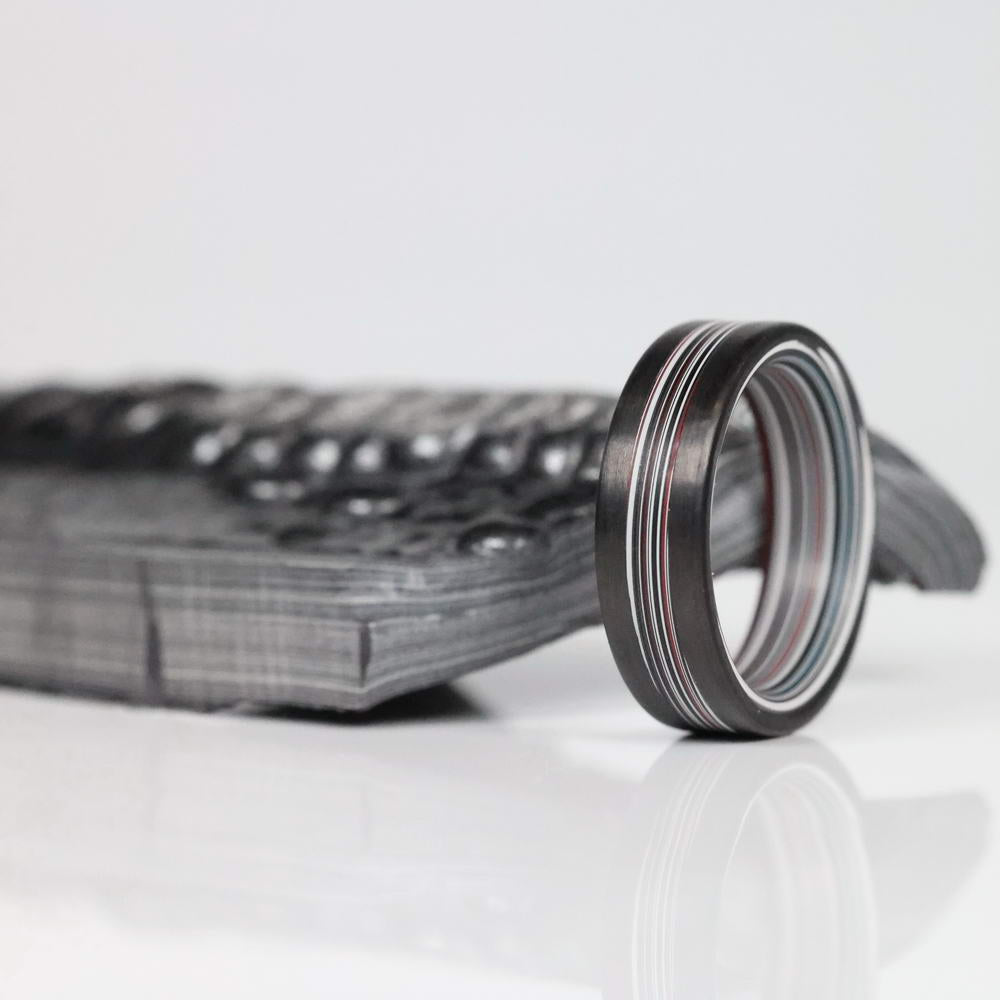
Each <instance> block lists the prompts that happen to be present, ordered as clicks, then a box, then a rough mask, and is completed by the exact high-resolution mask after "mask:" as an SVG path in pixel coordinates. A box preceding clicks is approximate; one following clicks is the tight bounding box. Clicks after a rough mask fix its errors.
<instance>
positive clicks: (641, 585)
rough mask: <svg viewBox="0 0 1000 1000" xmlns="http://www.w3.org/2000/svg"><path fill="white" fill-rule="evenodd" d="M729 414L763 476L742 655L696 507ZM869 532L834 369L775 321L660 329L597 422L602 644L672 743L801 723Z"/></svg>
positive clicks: (856, 442) (831, 655)
mask: <svg viewBox="0 0 1000 1000" xmlns="http://www.w3.org/2000/svg"><path fill="white" fill-rule="evenodd" d="M741 400H745V401H746V403H748V404H749V407H750V409H751V411H752V412H753V415H754V417H755V422H756V426H757V432H758V436H759V438H760V441H761V450H762V454H763V456H764V460H765V463H766V466H767V471H768V476H767V479H768V484H769V492H768V499H767V507H768V522H769V531H768V537H767V541H766V543H765V544H766V546H767V552H766V558H765V566H766V571H765V577H764V582H763V584H762V587H761V593H760V598H759V601H758V605H757V610H756V613H755V617H754V620H753V623H752V624H751V626H750V629H749V632H748V634H747V637H746V639H745V640H744V642H743V644H742V646H741V648H740V649H739V650H738V651H736V652H735V653H732V652H730V649H729V647H728V646H727V643H726V639H725V636H724V635H723V631H722V627H721V625H720V622H719V615H718V610H717V607H716V601H715V592H714V586H713V574H712V560H711V545H710V540H711V519H712V494H713V489H714V484H715V473H716V467H717V464H718V461H719V456H720V453H721V451H722V447H723V442H724V439H725V435H726V430H727V428H728V426H729V423H730V420H731V419H732V417H733V413H734V411H735V409H736V407H737V404H739V403H740V401H741ZM874 527H875V499H874V489H873V481H872V464H871V456H870V453H869V449H868V439H867V434H866V431H865V426H864V422H863V419H862V416H861V410H860V407H859V405H858V401H857V397H856V396H855V394H854V391H853V389H852V387H851V384H850V381H849V379H848V376H847V374H846V372H845V371H844V368H843V366H842V365H841V363H840V361H839V360H838V358H837V357H836V355H835V354H834V352H833V351H832V350H831V349H830V347H829V346H828V345H827V344H826V343H825V341H824V340H823V339H822V338H820V337H819V336H818V335H816V334H815V333H813V332H812V331H811V330H807V329H805V328H804V327H801V326H796V325H793V324H786V323H728V322H718V321H713V322H701V323H689V324H685V325H683V326H679V327H675V328H674V329H672V330H670V331H668V332H667V333H666V334H664V335H663V336H662V337H660V338H659V339H658V340H657V341H656V342H655V343H654V344H653V345H652V347H650V348H649V350H648V351H647V352H646V353H645V354H644V355H643V357H642V358H641V360H640V361H639V364H638V365H637V366H636V368H635V369H634V370H633V372H632V375H631V376H630V377H629V380H628V382H627V383H626V386H625V389H624V390H623V392H622V395H621V398H620V400H619V402H618V406H617V408H616V410H615V413H614V416H613V418H612V422H611V429H610V433H609V437H608V443H607V447H606V449H605V454H604V460H603V464H602V468H601V478H600V487H599V493H598V504H597V527H596V564H597V582H598V592H599V596H600V602H601V611H602V617H603V620H604V626H605V630H606V631H607V634H608V639H609V642H610V644H611V649H612V652H613V653H614V657H615V660H616V662H617V664H618V667H619V669H620V671H621V673H622V676H623V677H624V679H625V682H626V683H627V684H628V686H629V688H630V690H631V691H632V693H633V694H634V695H635V697H636V698H637V699H638V700H639V702H640V703H641V704H642V705H643V706H644V707H645V708H646V709H647V711H649V712H650V713H651V714H652V715H653V716H655V717H656V718H658V719H660V720H662V721H663V722H666V723H668V724H670V725H673V726H678V727H680V728H684V729H691V730H700V731H714V732H722V733H726V732H728V733H734V734H747V735H760V736H776V735H781V734H784V733H788V732H791V731H793V730H795V729H797V728H799V727H800V726H801V725H803V724H804V723H806V722H807V721H808V720H809V719H811V718H812V717H813V716H814V715H815V714H816V712H818V711H819V709H820V708H822V706H823V705H824V704H825V702H826V701H827V699H828V698H829V697H830V695H831V694H832V692H833V689H834V688H835V687H836V684H837V682H838V681H839V679H840V676H841V675H842V673H843V671H844V668H845V667H846V665H847V661H848V659H849V658H850V654H851V650H852V647H853V645H854V640H855V637H856V635H857V631H858V626H859V623H860V620H861V615H862V610H863V606H864V600H865V593H866V588H867V582H868V574H869V568H870V563H871V552H872V540H873V534H874Z"/></svg>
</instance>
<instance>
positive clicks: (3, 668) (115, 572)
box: [0, 382, 984, 710]
mask: <svg viewBox="0 0 1000 1000" xmlns="http://www.w3.org/2000/svg"><path fill="white" fill-rule="evenodd" d="M613 409H614V400H613V399H611V398H608V397H604V396H599V395H594V394H590V393H572V392H567V393H556V392H552V393H531V392H483V391H469V392H460V391H428V390H421V389H413V390H409V389H389V390H383V389H357V390H350V391H343V392H317V391H311V390H305V389H302V388H299V387H296V386H251V387H245V388H221V387H218V386H215V385H211V384H207V383H200V382H183V383H182V382H173V383H142V384H139V383H136V384H129V385H122V386H117V387H113V388H109V389H102V390H94V389H80V388H75V387H70V386H60V385H50V386H43V387H38V388H33V389H29V390H22V391H16V392H9V393H7V394H5V395H3V396H2V398H0V560H2V562H0V566H2V569H0V681H2V682H6V683H11V684H21V685H26V686H30V687H35V688H43V689H52V690H58V691H69V692H74V691H75V692H80V693H95V694H102V695H106V696H110V697H119V698H125V699H130V700H134V701H137V702H143V703H153V704H176V705H183V706H187V707H194V708H210V707H215V706H225V705H231V704H235V703H238V702H254V703H260V704H269V705H299V706H309V707H315V708H334V709H344V710H352V709H364V708H367V707H369V706H371V705H374V704H376V703H378V702H381V701H384V700H385V699H387V698H390V697H392V696H394V695H397V694H401V693H403V692H405V691H409V690H413V689H416V688H421V687H427V686H429V685H432V684H435V683H438V682H441V681H444V680H447V679H450V678H453V677H456V676H458V675H460V674H463V673H466V672H467V671H470V670H473V669H475V668H477V667H481V666H485V665H488V664H490V663H494V662H497V661H500V660H503V659H506V658H508V657H511V656H514V655H516V654H518V653H522V652H524V651H526V650H528V649H531V648H533V647H535V646H537V645H539V644H541V643H544V642H547V641H550V640H552V639H555V638H557V637H559V636H561V635H564V634H566V633H568V632H570V631H573V630H574V629H577V628H579V627H582V626H584V625H591V624H597V623H598V621H599V614H598V604H597V588H596V582H595V576H594V541H593V530H594V502H595V495H596V486H597V481H598V478H599V474H600V462H601V457H602V453H603V447H604V438H605V434H606V431H607V426H608V423H609V421H610V417H611V413H612V411H613ZM872 449H873V455H874V460H875V470H876V487H877V494H878V529H877V537H876V545H875V560H874V565H873V576H874V577H875V578H876V579H878V580H880V581H883V582H890V581H897V580H900V581H906V582H909V583H912V584H914V585H916V586H917V587H920V588H922V589H927V590H968V589H971V588H972V587H974V586H975V584H976V582H977V580H978V578H979V575H980V572H981V569H982V566H983V562H984V553H983V547H982V543H981V541H980V539H979V536H978V534H977V532H976V530H975V527H974V526H973V525H972V523H971V522H970V520H969V518H968V517H967V516H966V514H965V513H964V512H963V511H962V509H961V508H960V507H959V506H958V505H957V504H956V503H955V501H954V500H953V499H952V498H951V497H950V496H949V495H948V494H947V492H946V491H945V490H943V489H942V487H941V486H939V485H938V484H937V483H936V482H935V481H934V480H933V479H932V478H930V477H929V476H928V475H927V474H926V473H925V472H923V470H921V469H920V468H919V467H918V466H917V465H916V464H915V463H914V462H913V461H912V460H911V459H909V458H908V457H907V456H906V455H905V454H904V453H903V452H902V451H900V450H899V449H898V448H896V447H895V446H894V445H892V444H890V443H889V442H888V441H886V440H885V439H883V438H881V437H879V436H877V435H873V437H872ZM715 497H716V499H715V507H714V514H713V537H712V546H713V564H714V567H715V569H716V571H718V572H722V571H724V570H726V569H731V568H734V567H740V566H755V565H758V564H759V563H760V560H761V553H762V540H763V538H764V535H765V531H766V524H765V513H764V512H765V503H764V501H765V483H764V480H763V467H762V462H761V456H760V453H759V450H758V445H757V438H756V433H755V431H754V429H753V426H752V423H751V422H750V421H748V420H743V419H737V420H735V421H734V424H733V426H732V427H731V428H730V431H729V435H728V438H727V443H726V448H725V451H724V453H723V457H722V459H721V462H720V465H719V469H718V474H717V480H716V492H715Z"/></svg>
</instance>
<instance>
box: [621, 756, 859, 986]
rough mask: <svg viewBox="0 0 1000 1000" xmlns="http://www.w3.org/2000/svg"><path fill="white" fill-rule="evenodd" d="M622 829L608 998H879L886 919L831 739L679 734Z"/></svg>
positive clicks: (853, 799) (850, 788) (853, 797)
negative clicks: (734, 739)
mask: <svg viewBox="0 0 1000 1000" xmlns="http://www.w3.org/2000/svg"><path fill="white" fill-rule="evenodd" d="M627 828H628V830H629V835H628V837H627V838H626V839H625V840H624V841H623V842H622V843H621V845H620V857H621V863H622V865H624V866H625V870H626V871H628V872H629V875H627V876H624V877H623V876H622V875H621V874H618V873H617V872H616V886H615V887H614V888H613V889H612V896H613V898H614V899H615V901H616V902H615V903H614V904H613V905H612V908H611V912H610V913H609V922H608V932H607V933H608V939H609V940H608V943H609V948H610V954H609V962H608V966H607V973H606V979H605V996H607V997H609V998H617V997H626V996H627V997H633V998H650V1000H653V998H656V1000H665V998H669V997H685V998H686V997H698V998H709V997H715V996H719V997H721V996H763V995H767V996H775V997H789V998H791V997H796V998H797V997H821V996H838V997H864V996H868V995H870V994H871V992H872V986H873V983H874V978H875V975H876V972H877V967H878V965H877V961H878V960H877V943H878V926H877V922H876V909H875V899H874V896H873V886H872V873H871V870H870V866H869V861H868V857H867V853H866V848H865V842H864V836H863V830H862V825H861V816H860V813H859V802H858V797H857V792H856V789H855V787H854V784H853V782H852V780H851V778H850V776H849V774H848V773H847V771H846V770H845V769H844V767H843V765H842V764H841V763H840V762H839V761H838V760H837V759H836V758H835V757H834V756H833V755H832V754H831V753H830V752H829V751H828V750H826V748H825V747H823V746H821V745H819V744H815V743H812V742H810V741H808V740H799V739H794V740H792V741H790V742H784V741H783V742H781V743H761V744H757V745H755V746H751V747H746V746H741V747H733V746H728V747H727V746H721V745H719V744H717V743H710V744H706V743H704V742H689V741H681V742H680V743H679V744H677V745H675V746H673V747H671V748H669V749H668V750H667V751H665V753H664V754H663V756H662V757H661V758H660V759H659V760H658V761H657V762H656V763H655V764H654V765H653V768H652V769H651V771H650V773H649V775H648V776H647V778H646V779H645V781H644V782H643V786H642V794H641V795H640V796H639V799H638V802H637V804H636V808H635V811H634V812H633V813H632V815H631V816H630V821H629V823H628V827H627ZM623 955H624V956H627V960H624V961H623Z"/></svg>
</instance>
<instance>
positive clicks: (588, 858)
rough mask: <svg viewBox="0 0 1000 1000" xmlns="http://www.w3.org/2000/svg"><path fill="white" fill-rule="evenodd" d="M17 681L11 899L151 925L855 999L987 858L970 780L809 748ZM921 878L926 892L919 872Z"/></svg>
mask: <svg viewBox="0 0 1000 1000" xmlns="http://www.w3.org/2000/svg"><path fill="white" fill-rule="evenodd" d="M8 698H9V699H11V701H9V702H8V705H10V704H14V705H15V707H17V708H18V709H19V710H18V711H17V712H12V711H6V712H4V713H3V718H4V725H3V726H2V727H0V887H2V890H3V893H2V895H3V897H4V899H5V900H7V901H8V903H9V902H11V901H14V903H15V905H18V906H22V907H23V908H24V909H25V910H26V911H28V912H30V911H31V910H32V909H34V908H37V907H38V906H40V905H52V906H55V907H57V908H63V907H65V906H67V905H74V906H75V905H81V906H86V907H96V908H98V909H99V910H100V911H101V912H103V913H106V914H107V915H108V919H110V920H112V921H113V922H115V923H116V924H117V925H120V926H122V927H127V928H129V932H130V933H139V932H140V930H141V932H142V933H144V934H145V933H150V934H155V933H157V932H169V933H178V932H180V931H182V930H183V931H185V932H193V933H195V934H196V935H198V936H204V935H209V937H211V936H212V935H215V934H218V933H234V932H235V933H237V934H238V935H239V936H240V938H241V940H243V941H244V942H248V944H247V945H246V946H247V947H251V948H252V942H253V941H255V940H260V941H265V940H267V941H273V940H275V939H278V940H287V941H289V942H292V941H302V940H304V939H305V940H308V941H310V942H314V943H315V944H316V946H317V947H326V946H327V945H329V946H330V947H336V948H338V949H343V948H362V949H366V950H372V951H378V952H385V951H391V952H393V953H395V954H397V955H408V956H411V957H416V956H428V955H443V956H446V957H447V959H448V961H449V962H453V963H459V962H463V963H468V964H469V965H470V966H475V967H480V968H486V969H489V970H493V971H495V972H497V973H500V972H503V973H508V974H517V975H520V976H528V977H531V978H533V979H543V980H555V981H562V982H565V983H576V984H589V985H591V986H593V985H595V984H598V983H602V984H604V986H605V988H606V989H607V990H608V995H609V996H617V995H633V993H632V992H630V990H633V989H634V990H635V991H636V992H635V994H634V995H640V996H641V995H648V994H644V993H643V990H644V989H646V988H647V986H648V984H649V983H657V982H662V983H664V984H665V985H666V986H668V987H669V988H670V989H672V990H674V995H679V996H690V995H694V996H699V997H700V996H708V995H712V994H711V993H710V992H709V991H708V989H707V986H706V984H712V983H715V982H718V981H719V980H718V977H719V975H720V971H719V969H720V962H721V963H722V968H723V969H724V973H725V982H726V983H728V984H729V986H730V987H731V988H732V990H733V991H734V992H736V991H737V990H738V989H744V988H746V989H749V988H750V987H751V986H753V985H754V984H759V983H760V982H761V979H760V977H761V976H765V977H766V976H775V975H778V973H779V972H780V973H781V974H782V975H784V976H786V977H788V982H789V983H793V984H796V986H797V987H799V988H801V989H802V990H805V989H806V988H807V987H808V990H809V991H808V992H805V993H803V992H797V993H796V992H789V993H788V994H787V995H789V996H802V995H808V996H817V997H822V996H824V995H830V994H829V993H824V991H823V988H821V986H822V984H821V983H820V982H819V980H820V978H821V977H822V976H826V977H828V979H827V981H828V982H839V983H841V984H844V983H847V984H848V985H850V986H851V987H852V988H855V987H856V988H857V990H856V992H853V993H851V992H844V993H841V994H836V993H835V994H833V995H845V996H857V995H864V990H865V989H869V987H870V985H871V980H872V978H873V975H874V971H875V969H876V968H877V962H878V960H879V954H880V953H881V954H882V955H883V957H885V956H887V955H890V954H896V953H898V951H899V950H900V948H902V947H907V946H908V945H909V944H910V943H912V941H913V939H914V937H915V935H916V934H918V933H919V932H920V931H921V930H922V929H923V928H924V927H926V926H927V925H928V924H929V923H930V922H931V921H932V920H933V919H934V918H935V916H936V915H937V914H938V913H939V912H940V908H941V907H942V905H944V903H945V902H946V900H947V898H948V896H949V895H951V894H953V893H954V892H955V891H956V889H957V888H958V887H959V886H960V885H961V884H962V883H963V882H964V881H965V880H966V879H967V878H968V877H969V875H970V874H971V872H972V870H973V869H974V867H975V865H976V864H977V862H978V860H979V858H980V857H981V855H982V851H983V847H984V836H985V827H986V815H985V808H984V806H983V804H982V802H981V800H980V799H979V798H978V797H977V796H973V795H946V796H940V797H934V798H923V799H916V800H899V801H888V802H877V803H866V802H863V801H861V800H860V799H859V797H858V794H857V792H856V790H855V788H854V785H853V782H852V781H851V779H850V777H849V776H848V774H847V773H846V771H845V770H844V768H843V767H842V766H841V765H840V764H839V763H838V762H837V760H836V758H834V757H833V756H832V754H830V753H829V752H828V751H826V750H825V749H824V748H823V747H822V746H819V745H818V744H815V743H811V742H809V741H806V740H799V739H794V740H786V741H781V742H780V743H769V744H749V745H739V746H733V745H727V744H719V743H700V742H695V741H682V742H681V743H679V744H675V745H674V746H671V747H669V748H668V749H667V750H666V751H664V752H663V754H662V756H661V757H660V758H659V759H658V761H657V762H656V764H655V765H654V766H653V768H652V769H651V770H650V771H649V773H648V775H647V776H646V777H645V779H643V780H642V781H641V782H640V783H638V784H635V783H633V782H631V781H628V780H621V779H617V778H613V777H609V776H607V775H606V774H603V773H599V772H597V771H595V770H592V769H591V768H589V767H587V766H585V765H583V764H580V763H574V762H571V761H569V760H568V759H567V758H566V757H564V756H562V755H560V754H559V753H557V752H555V751H554V750H553V748H552V747H551V746H549V745H548V744H546V743H542V742H540V741H536V740H534V739H532V738H531V737H529V736H527V735H523V734H522V735H518V734H517V733H514V732H511V731H508V730H504V729H502V728H501V729H497V728H494V727H492V726H490V725H487V724H483V723H476V724H462V723H456V726H452V727H449V726H442V727H423V726H419V725H401V726H393V725H385V726H369V727H357V726H338V725H335V724H331V723H329V722H323V721H318V722H316V723H314V724H307V723H305V722H299V723H290V722H286V721H282V720H276V719H264V720H258V719H243V718H232V717H214V718H211V719H204V718H191V717H188V716H184V715H175V714H167V713H161V714H157V715H152V716H151V715H149V714H146V713H143V714H141V715H132V714H130V713H125V712H122V711H120V710H114V709H110V708H108V707H107V706H101V705H89V704H86V703H72V702H58V701H56V702H46V701H45V700H42V699H34V698H27V697H25V696H20V697H17V698H16V699H15V696H8ZM109 712H111V713H114V720H113V724H109V716H108V713H109ZM459 728H460V734H459V732H458V729H459ZM456 748H458V750H459V752H456ZM25 760H31V761H32V765H31V769H30V771H29V772H26V771H25V769H24V766H23V761H25ZM26 773H27V774H28V776H29V777H30V780H26V779H25V774H26ZM84 775H85V776H86V782H85V788H86V790H87V793H86V794H79V793H73V794H67V792H68V791H72V790H74V789H76V788H77V787H78V786H80V785H81V776H84ZM917 818H919V820H920V821H919V823H914V821H915V819H917ZM901 828H907V829H908V830H909V832H908V833H907V834H906V836H905V837H900V836H899V830H900V829H901ZM915 829H916V830H918V831H919V830H924V831H927V833H925V834H922V835H921V834H919V833H916V834H915V832H914V830H915ZM931 830H933V831H935V833H936V835H935V836H930V835H929V834H930V831H931ZM890 845H896V846H895V847H892V846H890ZM901 845H905V846H901ZM903 870H905V871H906V872H911V873H912V872H914V871H933V872H935V875H934V877H933V878H931V879H929V880H928V883H927V884H928V885H929V886H930V888H925V887H922V888H920V889H918V890H910V889H909V888H908V887H903V889H901V888H900V887H899V886H898V885H895V884H894V882H893V879H894V877H895V875H896V873H897V872H899V871H903ZM633 955H641V956H642V965H641V968H640V969H636V968H635V967H634V966H633V965H632V963H631V957H630V956H633ZM848 957H849V958H850V961H849V962H848V961H847V960H846V959H847V958H848ZM838 970H839V971H838ZM838 976H840V978H837V977H838ZM755 977H757V978H755ZM844 977H848V978H844ZM681 987H684V989H682V988H681ZM655 995H657V996H670V995H672V994H671V993H670V992H663V993H659V994H655Z"/></svg>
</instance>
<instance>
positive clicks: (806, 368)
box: [732, 351, 863, 707]
mask: <svg viewBox="0 0 1000 1000" xmlns="http://www.w3.org/2000/svg"><path fill="white" fill-rule="evenodd" d="M835 388H836V387H835V386H833V385H831V382H830V379H829V376H828V374H827V372H826V370H825V366H824V364H823V359H821V358H819V357H817V356H815V355H814V354H813V353H812V352H806V351H790V352H788V353H782V354H778V355H777V356H775V357H773V358H772V359H769V360H768V361H767V362H765V363H764V364H763V365H762V366H761V367H760V368H758V369H757V371H756V372H755V373H754V375H753V377H752V378H751V379H750V381H749V382H748V383H747V385H746V387H745V389H744V393H743V398H745V399H746V401H747V403H748V404H749V405H750V408H751V410H752V412H753V414H754V417H755V420H756V425H757V430H758V435H759V437H760V441H761V450H762V454H763V456H764V462H765V466H766V472H767V480H768V486H769V502H768V503H767V504H766V506H767V508H768V516H769V532H768V535H769V541H768V545H767V555H766V561H765V570H764V581H763V583H762V586H761V591H760V597H759V600H758V604H757V609H756V612H755V615H754V618H753V621H752V623H751V625H750V628H749V630H748V632H747V635H746V638H745V639H744V641H743V644H742V646H741V648H740V649H739V651H738V652H737V654H736V655H735V657H733V658H732V659H733V663H734V668H735V670H736V671H737V673H738V675H739V677H740V678H741V679H742V680H743V682H744V685H745V687H746V688H747V689H748V690H749V691H750V692H751V694H752V696H754V697H755V698H756V699H757V700H760V701H762V702H764V703H766V704H769V705H771V706H776V707H791V705H792V703H798V702H801V701H802V700H804V699H805V698H808V697H809V696H810V694H811V692H812V690H813V689H814V688H815V687H817V686H819V685H820V684H821V683H822V682H823V681H824V680H825V678H826V676H827V675H828V673H829V670H830V669H831V668H832V666H833V663H831V659H832V658H835V657H836V655H837V654H838V651H839V649H840V648H842V640H843V638H844V635H843V633H844V630H845V629H848V630H849V629H850V628H851V627H852V626H853V622H854V615H853V607H852V601H851V594H852V593H853V592H854V590H855V586H856V580H855V579H854V577H855V575H856V570H857V566H856V563H857V558H856V550H857V545H858V533H859V530H860V505H861V501H862V500H863V483H862V474H861V469H860V467H859V461H860V460H859V451H858V448H857V444H856V435H857V429H856V428H855V427H853V426H850V425H849V424H848V423H847V420H846V419H845V408H844V405H843V400H840V399H838V398H837V394H836V392H835Z"/></svg>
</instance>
